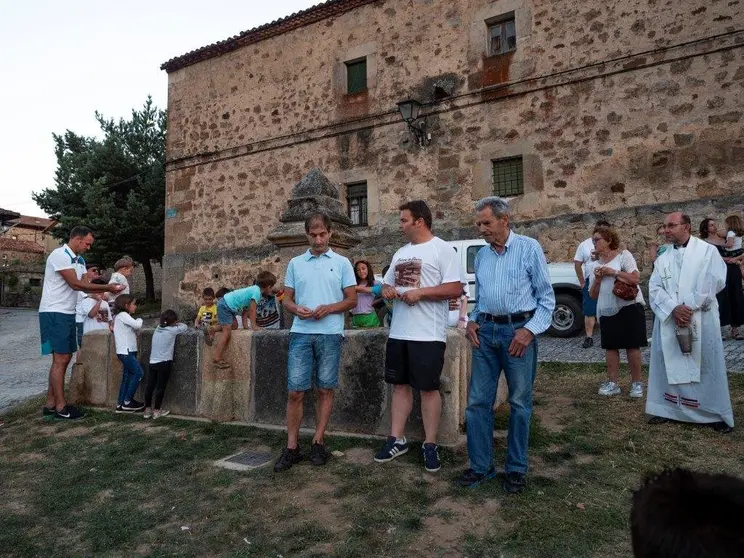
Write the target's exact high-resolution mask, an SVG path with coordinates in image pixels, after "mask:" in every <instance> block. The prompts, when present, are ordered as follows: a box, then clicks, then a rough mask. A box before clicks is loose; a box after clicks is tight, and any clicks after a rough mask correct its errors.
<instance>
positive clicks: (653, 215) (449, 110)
mask: <svg viewBox="0 0 744 558" xmlns="http://www.w3.org/2000/svg"><path fill="white" fill-rule="evenodd" d="M742 6H744V4H743V3H741V2H740V1H739V0H708V1H705V2H703V1H701V0H678V1H676V2H675V1H672V0H627V1H624V2H619V3H612V2H610V3H608V2H600V1H598V0H587V1H585V2H577V1H575V0H554V1H541V0H446V1H445V0H428V1H413V0H330V1H328V2H325V3H323V4H319V5H318V6H315V7H313V8H310V9H308V10H305V11H303V12H299V13H297V14H293V15H291V16H289V17H286V18H284V19H281V20H278V21H275V22H273V23H270V24H267V25H264V26H262V27H259V28H256V29H253V30H250V31H246V32H244V33H241V34H239V35H237V36H235V37H232V38H229V39H226V40H225V41H221V42H219V43H215V44H213V45H210V46H206V47H204V48H201V49H198V50H195V51H193V52H190V53H188V54H185V55H183V56H180V57H178V58H174V59H172V60H170V61H168V62H166V63H165V64H164V65H163V69H165V70H166V71H167V72H168V81H169V99H168V119H169V122H168V145H167V158H168V164H167V201H166V207H167V210H166V228H165V231H166V232H165V235H166V240H165V254H166V255H165V259H164V264H163V265H164V273H163V275H164V283H163V304H164V305H171V306H174V307H175V306H182V307H187V306H188V307H191V306H193V304H194V302H195V296H196V293H197V292H199V291H200V290H201V288H202V287H203V286H205V285H212V286H219V285H221V284H225V285H227V286H233V287H235V286H239V285H243V284H245V282H246V281H248V280H250V279H251V278H252V277H253V276H254V274H255V272H256V271H257V270H258V269H259V268H266V269H270V270H272V271H275V272H278V273H279V274H280V275H281V274H282V272H283V270H284V267H285V266H286V262H285V261H281V259H280V258H279V257H278V252H277V250H276V247H275V246H274V245H272V244H271V243H270V242H268V241H267V240H266V236H267V234H268V233H269V232H270V231H271V230H272V228H274V227H275V226H276V225H277V222H278V221H277V220H278V218H279V216H280V215H281V213H282V211H283V209H284V208H285V207H286V200H287V197H288V195H289V192H290V191H291V189H292V187H293V186H294V184H295V183H297V181H298V180H299V179H300V178H301V177H302V176H303V175H305V174H306V173H307V172H308V171H309V170H310V169H311V168H313V167H318V168H320V169H322V170H323V172H324V173H325V174H326V176H328V177H329V178H330V179H331V180H332V181H333V182H334V183H336V184H338V185H339V189H340V194H341V197H342V199H343V200H344V202H345V203H346V204H347V206H348V210H349V215H350V216H351V217H352V220H353V221H355V223H356V224H358V227H357V232H358V234H359V235H360V236H361V237H362V238H363V241H362V242H361V244H359V245H358V246H357V247H356V248H354V249H353V250H352V252H351V255H352V256H361V255H364V256H365V257H366V258H368V259H370V260H371V261H372V262H373V263H374V264H377V265H378V267H379V265H382V264H383V263H384V262H385V261H386V260H388V259H389V257H390V256H391V255H392V253H393V251H394V249H395V248H396V247H398V246H399V245H400V243H401V239H400V236H399V235H398V233H397V220H398V213H397V207H398V205H399V204H400V203H401V202H402V201H404V200H408V199H415V198H423V199H426V200H428V201H429V202H430V204H431V207H432V209H433V211H434V212H435V229H436V232H437V233H438V234H439V235H440V236H442V237H444V238H448V239H449V238H468V237H472V236H473V235H474V232H475V231H474V229H473V227H472V208H473V201H474V200H477V199H479V198H480V197H482V196H485V195H489V194H492V193H496V194H500V195H505V196H507V197H509V198H511V202H512V205H513V208H514V210H515V216H514V219H515V220H516V222H517V229H518V230H520V231H524V232H526V233H527V234H531V235H533V236H535V237H537V238H538V239H539V240H540V242H541V244H542V245H543V247H544V248H545V250H546V253H547V255H548V257H549V258H550V259H551V260H553V261H560V260H564V261H565V260H569V259H571V256H572V255H573V251H574V249H575V246H576V244H577V242H578V241H580V240H581V239H584V238H586V237H587V235H588V228H589V227H590V224H591V223H592V222H593V221H594V220H595V219H596V218H598V217H599V216H604V217H607V218H609V219H610V220H611V221H613V222H614V223H616V224H617V225H618V227H619V228H620V232H621V235H622V238H623V240H624V242H625V243H626V244H627V246H628V247H629V248H630V249H631V250H632V251H633V252H634V253H635V254H636V255H637V257H638V259H639V262H640V263H641V265H643V263H644V260H645V257H644V252H645V246H646V245H647V243H648V242H649V241H650V240H651V238H653V236H654V235H655V232H654V231H655V228H656V224H657V223H658V222H660V221H661V218H662V217H661V215H662V213H663V212H666V211H670V210H672V209H683V210H687V211H689V212H690V213H691V214H692V215H693V217H694V219H700V218H703V217H705V216H713V217H717V218H722V217H724V216H725V215H726V214H728V213H733V212H739V211H740V210H741V207H742V204H743V203H744V193H743V192H744V189H743V188H742V187H743V186H744V120H743V119H742V108H741V107H742V106H743V105H744V90H743V87H742V86H743V85H744V28H743V27H742V22H744V9H743V8H742ZM409 97H410V98H415V99H417V100H418V101H420V102H421V103H423V107H422V109H421V116H422V117H423V119H425V123H426V133H425V134H423V142H421V143H424V144H426V145H424V146H422V145H420V142H419V141H417V139H416V138H415V137H414V135H413V134H412V133H411V132H410V131H409V129H408V127H407V126H406V125H405V124H404V122H403V121H402V119H401V116H400V114H399V113H398V110H397V108H396V105H397V103H398V102H400V101H402V100H404V99H407V98H409ZM428 134H430V135H431V139H430V141H429V140H428Z"/></svg>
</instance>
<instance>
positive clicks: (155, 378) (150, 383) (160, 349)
mask: <svg viewBox="0 0 744 558" xmlns="http://www.w3.org/2000/svg"><path fill="white" fill-rule="evenodd" d="M187 329H188V328H187V327H186V324H182V323H179V322H178V315H177V314H176V313H175V312H174V311H173V310H166V311H165V312H163V313H162V314H161V315H160V323H159V324H158V327H157V329H156V330H155V333H153V334H152V350H151V351H150V375H149V378H148V380H147V389H146V390H145V414H144V415H143V417H144V418H150V417H152V418H153V419H157V418H160V417H164V416H166V415H167V414H169V413H170V411H167V410H166V409H161V408H160V406H161V405H162V403H163V395H164V394H165V387H166V386H167V385H168V378H170V373H171V368H173V350H174V348H175V346H176V335H178V334H179V333H183V332H184V331H186V330H187ZM153 394H155V405H153V404H152V396H153Z"/></svg>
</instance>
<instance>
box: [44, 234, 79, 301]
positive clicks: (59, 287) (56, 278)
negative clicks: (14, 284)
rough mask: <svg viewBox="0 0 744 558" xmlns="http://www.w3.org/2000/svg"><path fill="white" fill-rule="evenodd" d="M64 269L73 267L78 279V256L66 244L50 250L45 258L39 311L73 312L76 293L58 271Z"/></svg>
mask: <svg viewBox="0 0 744 558" xmlns="http://www.w3.org/2000/svg"><path fill="white" fill-rule="evenodd" d="M83 265H85V264H83ZM65 269H74V270H75V274H76V275H77V277H78V279H80V277H81V274H80V266H79V257H78V256H77V255H76V254H75V253H74V252H73V251H72V250H71V249H70V247H69V246H68V245H67V244H65V245H63V246H60V247H59V248H57V249H55V250H52V253H51V254H49V257H48V258H47V261H46V267H45V268H44V283H43V286H42V289H41V302H40V303H39V312H59V313H60V314H75V306H76V305H77V301H78V293H77V291H75V290H73V289H72V287H70V285H68V284H67V281H65V279H64V277H62V275H61V274H60V273H59V272H60V271H64V270H65Z"/></svg>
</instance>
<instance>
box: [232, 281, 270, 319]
mask: <svg viewBox="0 0 744 558" xmlns="http://www.w3.org/2000/svg"><path fill="white" fill-rule="evenodd" d="M224 300H225V304H227V306H228V307H229V308H230V310H232V311H233V312H235V313H236V314H238V313H240V312H242V311H243V310H245V309H246V308H248V306H250V304H251V300H253V301H254V302H255V303H256V304H258V301H259V300H261V287H259V286H258V285H252V286H250V287H245V288H243V289H235V290H234V291H230V292H229V293H227V294H226V295H225V296H224Z"/></svg>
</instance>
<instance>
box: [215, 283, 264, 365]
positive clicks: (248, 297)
mask: <svg viewBox="0 0 744 558" xmlns="http://www.w3.org/2000/svg"><path fill="white" fill-rule="evenodd" d="M274 285H276V276H275V275H274V274H273V273H271V272H270V271H261V272H260V273H259V274H258V277H257V278H256V284H255V285H253V286H251V287H245V288H243V289H237V290H234V291H230V292H229V293H226V294H225V295H224V296H223V297H222V298H220V299H219V300H218V301H217V331H222V335H221V336H220V339H219V341H217V345H216V347H215V349H214V356H213V357H212V362H213V364H214V365H215V366H216V367H217V368H229V367H230V365H229V364H228V363H227V362H225V361H224V360H223V359H222V354H223V353H224V352H225V347H226V346H227V343H228V341H230V336H231V334H232V328H233V321H234V320H235V318H236V316H237V315H238V314H242V319H243V328H244V329H248V323H250V327H251V329H253V331H258V330H259V329H261V328H260V327H258V325H256V305H257V304H258V302H259V301H260V300H261V296H262V295H263V296H268V295H270V294H271V293H272V291H273V290H274ZM210 329H211V328H210Z"/></svg>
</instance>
